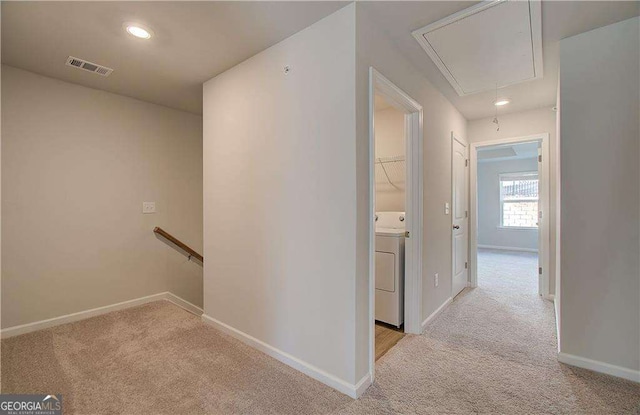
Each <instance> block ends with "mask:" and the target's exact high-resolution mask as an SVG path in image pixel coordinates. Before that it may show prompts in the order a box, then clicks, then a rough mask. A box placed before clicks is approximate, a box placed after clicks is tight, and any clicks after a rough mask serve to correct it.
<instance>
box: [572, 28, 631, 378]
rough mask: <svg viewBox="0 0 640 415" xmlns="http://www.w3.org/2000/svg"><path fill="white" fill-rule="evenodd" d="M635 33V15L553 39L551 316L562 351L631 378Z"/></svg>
mask: <svg viewBox="0 0 640 415" xmlns="http://www.w3.org/2000/svg"><path fill="white" fill-rule="evenodd" d="M638 33H640V27H639V18H634V19H630V20H626V21H623V22H620V23H617V24H614V25H610V26H606V27H603V28H600V29H596V30H593V31H590V32H587V33H583V34H580V35H577V36H574V37H571V38H567V39H564V40H562V41H561V44H560V63H561V65H560V100H561V109H562V120H561V121H562V123H561V126H560V128H561V134H562V142H561V146H562V148H561V151H562V235H561V247H562V259H561V275H562V279H561V294H562V302H561V304H560V306H561V314H560V316H561V337H562V343H561V352H562V353H564V354H568V355H574V356H578V357H580V358H586V359H591V360H594V361H597V362H603V363H606V364H610V365H614V366H618V367H620V368H624V369H626V370H627V371H626V372H625V371H624V370H622V369H621V370H618V374H619V375H620V374H624V373H626V374H627V375H631V374H634V376H636V379H638V380H640V373H638V370H639V369H640V324H639V321H640V264H639V257H640V243H639V237H640V229H639V226H640V225H639V224H640V189H639V187H638V183H639V182H640V169H639V167H638V158H639V156H640V146H639V141H640V126H639V123H638V114H639V113H640V102H639V101H640V63H639V62H640V56H639V48H640V40H639V36H638ZM583 363H584V362H583ZM599 369H600V370H602V366H599Z"/></svg>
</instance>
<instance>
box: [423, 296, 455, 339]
mask: <svg viewBox="0 0 640 415" xmlns="http://www.w3.org/2000/svg"><path fill="white" fill-rule="evenodd" d="M451 301H453V298H452V297H449V298H447V300H446V301H445V302H444V303H442V305H441V306H440V307H438V309H437V310H436V311H434V312H433V313H431V315H430V316H429V317H427V318H426V319H425V320H424V321H423V322H422V331H424V329H425V328H426V327H427V326H428V325H429V323H431V322H432V321H433V319H434V318H436V317H438V315H439V314H440V313H442V311H443V310H444V309H445V308H447V306H448V305H449V304H451Z"/></svg>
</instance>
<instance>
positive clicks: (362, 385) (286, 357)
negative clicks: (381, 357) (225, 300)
mask: <svg viewBox="0 0 640 415" xmlns="http://www.w3.org/2000/svg"><path fill="white" fill-rule="evenodd" d="M202 321H203V322H205V323H206V324H209V325H210V326H212V327H214V328H215V329H217V330H220V331H222V332H223V333H226V334H228V335H230V336H232V337H235V338H236V339H238V340H240V341H241V342H243V343H245V344H247V345H249V346H251V347H253V348H254V349H257V350H259V351H261V352H263V353H264V354H267V355H269V356H271V357H273V358H274V359H276V360H279V361H280V362H282V363H284V364H285V365H287V366H291V367H292V368H294V369H296V370H298V371H299V372H302V373H304V374H305V375H307V376H309V377H312V378H313V379H315V380H317V381H320V382H322V383H324V384H325V385H327V386H330V387H332V388H333V389H335V390H337V391H339V392H342V393H344V394H345V395H347V396H350V397H352V398H354V399H357V398H358V397H359V396H360V395H361V394H362V393H364V391H365V390H366V389H367V387H369V385H370V384H371V375H370V374H367V375H365V376H364V377H363V378H362V379H361V380H360V381H359V382H358V383H356V384H351V383H349V382H346V381H344V380H342V379H339V378H337V377H335V376H333V375H331V374H329V373H327V372H325V371H324V370H322V369H320V368H318V367H316V366H314V365H312V364H309V363H307V362H305V361H303V360H301V359H298V358H297V357H295V356H292V355H290V354H289V353H287V352H284V351H282V350H280V349H278V348H276V347H273V346H271V345H269V344H267V343H265V342H263V341H262V340H259V339H256V338H255V337H253V336H250V335H249V334H247V333H244V332H242V331H240V330H238V329H236V328H233V327H231V326H229V325H227V324H225V323H223V322H221V321H219V320H216V319H215V318H213V317H210V316H208V315H206V314H203V315H202Z"/></svg>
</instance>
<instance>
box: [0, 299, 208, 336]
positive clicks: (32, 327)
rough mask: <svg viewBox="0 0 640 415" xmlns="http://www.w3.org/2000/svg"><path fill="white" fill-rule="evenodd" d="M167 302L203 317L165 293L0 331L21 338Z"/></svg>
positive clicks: (199, 312)
mask: <svg viewBox="0 0 640 415" xmlns="http://www.w3.org/2000/svg"><path fill="white" fill-rule="evenodd" d="M160 300H166V301H169V302H171V303H173V304H175V305H177V306H178V307H181V308H183V309H185V310H186V311H188V312H190V313H192V314H195V315H198V316H199V315H201V314H202V309H201V308H200V307H198V306H196V305H193V304H191V303H190V302H188V301H186V300H184V299H182V298H180V297H178V296H177V295H175V294H172V293H170V292H163V293H158V294H153V295H148V296H146V297H140V298H135V299H133V300H128V301H123V302H121V303H116V304H111V305H107V306H104V307H97V308H92V309H89V310H84V311H79V312H77V313H71V314H66V315H63V316H59V317H54V318H49V319H46V320H40V321H34V322H33V323H27V324H21V325H19V326H13V327H7V328H6V329H2V330H1V331H0V337H1V338H3V339H5V338H8V337H13V336H19V335H21V334H27V333H31V332H34V331H38V330H44V329H48V328H51V327H55V326H60V325H62V324H68V323H73V322H76V321H80V320H86V319H88V318H91V317H97V316H101V315H103V314H107V313H112V312H114V311H119V310H124V309H127V308H131V307H136V306H139V305H143V304H147V303H152V302H154V301H160Z"/></svg>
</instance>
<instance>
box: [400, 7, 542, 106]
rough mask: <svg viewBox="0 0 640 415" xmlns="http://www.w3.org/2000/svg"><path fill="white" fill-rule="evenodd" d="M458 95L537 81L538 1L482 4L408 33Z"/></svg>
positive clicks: (539, 65) (539, 61) (539, 51)
mask: <svg viewBox="0 0 640 415" xmlns="http://www.w3.org/2000/svg"><path fill="white" fill-rule="evenodd" d="M412 34H413V37H414V38H415V39H416V40H417V41H418V43H420V45H421V46H422V48H423V49H424V50H425V51H426V52H427V54H428V55H429V57H430V58H431V59H432V60H433V62H434V63H435V64H436V65H437V66H438V68H439V69H440V71H441V72H442V73H443V75H444V76H445V78H447V80H448V81H449V82H450V83H451V86H453V88H454V89H455V90H456V92H457V93H458V95H460V96H464V95H470V94H475V93H478V92H484V91H490V90H494V89H495V88H496V84H497V86H498V88H500V87H504V86H508V85H512V84H516V83H520V82H524V81H530V80H534V79H540V78H542V75H543V74H542V20H541V5H540V1H533V0H529V1H507V0H496V1H486V2H482V3H480V4H477V5H475V6H472V7H470V8H468V9H465V10H462V11H460V12H458V13H455V14H453V15H451V16H449V17H446V18H444V19H442V20H439V21H437V22H435V23H432V24H430V25H427V26H425V27H423V28H421V29H418V30H415V31H413V33H412Z"/></svg>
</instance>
